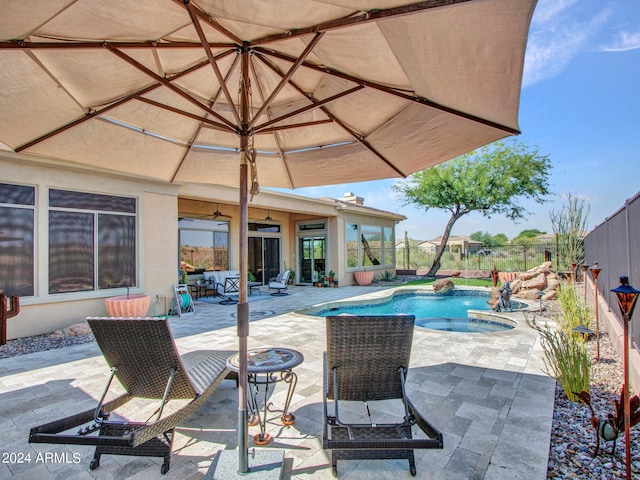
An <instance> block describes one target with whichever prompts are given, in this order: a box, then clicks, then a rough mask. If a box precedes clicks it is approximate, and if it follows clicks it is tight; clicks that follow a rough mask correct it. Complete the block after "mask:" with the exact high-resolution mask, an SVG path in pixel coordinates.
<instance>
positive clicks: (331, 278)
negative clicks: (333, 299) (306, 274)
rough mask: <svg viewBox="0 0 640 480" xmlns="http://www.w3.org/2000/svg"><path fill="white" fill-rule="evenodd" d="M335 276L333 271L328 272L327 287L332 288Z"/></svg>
mask: <svg viewBox="0 0 640 480" xmlns="http://www.w3.org/2000/svg"><path fill="white" fill-rule="evenodd" d="M335 276H336V274H335V273H334V271H333V270H329V274H328V277H329V286H330V287H333V281H334V278H335Z"/></svg>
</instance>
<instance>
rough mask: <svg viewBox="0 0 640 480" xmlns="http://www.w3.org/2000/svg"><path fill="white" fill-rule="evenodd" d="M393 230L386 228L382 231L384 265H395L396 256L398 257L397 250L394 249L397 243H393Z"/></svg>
mask: <svg viewBox="0 0 640 480" xmlns="http://www.w3.org/2000/svg"><path fill="white" fill-rule="evenodd" d="M393 230H394V229H393V228H391V227H384V228H383V229H382V232H383V235H384V237H383V244H382V245H383V249H384V250H383V252H382V258H384V262H383V264H384V265H395V260H394V259H395V255H396V249H395V247H394V245H395V242H394V241H393Z"/></svg>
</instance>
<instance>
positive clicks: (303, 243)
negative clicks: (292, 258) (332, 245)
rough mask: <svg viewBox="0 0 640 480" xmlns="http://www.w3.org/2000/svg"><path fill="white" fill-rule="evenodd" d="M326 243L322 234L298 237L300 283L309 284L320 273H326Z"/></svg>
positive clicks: (314, 280) (316, 278) (315, 279)
mask: <svg viewBox="0 0 640 480" xmlns="http://www.w3.org/2000/svg"><path fill="white" fill-rule="evenodd" d="M326 243H327V240H326V237H325V236H324V235H322V236H313V237H299V238H298V255H299V257H298V258H299V259H300V262H299V263H300V265H299V270H300V276H299V282H300V283H302V284H311V283H313V282H316V281H317V280H318V277H319V276H320V275H324V274H325V273H326V270H325V269H326V262H327V249H326Z"/></svg>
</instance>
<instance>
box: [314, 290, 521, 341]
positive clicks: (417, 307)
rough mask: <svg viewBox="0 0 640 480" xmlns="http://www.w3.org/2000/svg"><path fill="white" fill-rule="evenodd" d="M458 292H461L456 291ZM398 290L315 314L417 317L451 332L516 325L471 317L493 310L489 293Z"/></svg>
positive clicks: (419, 321)
mask: <svg viewBox="0 0 640 480" xmlns="http://www.w3.org/2000/svg"><path fill="white" fill-rule="evenodd" d="M456 293H458V292H456ZM478 293H480V292H474V294H473V295H472V294H468V295H465V294H455V295H435V294H396V295H394V296H393V297H391V299H390V300H389V301H387V302H384V303H377V304H370V303H369V304H365V303H363V304H360V305H344V306H336V307H331V308H326V309H324V310H321V311H319V312H316V313H314V314H313V315H316V316H321V317H326V316H327V315H340V314H350V315H398V314H403V313H404V314H410V315H415V317H416V326H419V327H424V328H430V329H433V330H445V331H450V332H498V331H504V330H510V329H511V328H513V326H511V325H508V324H503V323H499V322H490V321H486V320H479V319H472V318H467V317H468V315H467V311H468V310H490V307H489V304H488V303H487V300H489V295H488V294H478Z"/></svg>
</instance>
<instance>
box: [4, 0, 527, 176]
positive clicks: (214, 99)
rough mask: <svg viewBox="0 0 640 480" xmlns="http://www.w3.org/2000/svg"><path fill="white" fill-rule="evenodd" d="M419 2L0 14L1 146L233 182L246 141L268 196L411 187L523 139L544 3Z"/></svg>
mask: <svg viewBox="0 0 640 480" xmlns="http://www.w3.org/2000/svg"><path fill="white" fill-rule="evenodd" d="M185 3H186V5H185ZM406 3H408V2H407V1H406V0H405V1H403V0H376V1H362V0H322V1H317V0H316V1H309V0H306V1H302V0H296V1H294V0H289V1H287V0H270V1H269V2H264V1H262V0H236V1H234V2H225V1H222V0H197V1H192V2H190V3H189V2H184V1H182V0H180V1H178V0H175V1H174V0H162V1H158V0H137V1H131V0H110V1H109V2H103V1H101V0H47V1H42V2H15V1H2V2H0V4H1V5H2V12H3V13H2V18H1V19H0V64H1V65H2V69H1V71H0V107H1V111H0V142H3V143H4V144H6V145H7V146H8V147H9V148H11V149H13V150H15V151H16V152H23V153H29V154H33V155H41V156H45V157H47V158H51V157H53V158H59V159H64V160H65V161H72V162H76V163H79V164H85V165H87V164H88V165H92V166H96V167H100V168H102V169H107V170H113V171H117V172H127V173H131V174H135V175H141V176H145V177H149V176H151V177H155V178H159V179H162V180H167V181H171V182H200V183H223V184H231V185H237V184H238V181H239V177H238V176H239V170H238V168H237V166H238V152H239V151H240V141H239V135H240V134H241V133H242V132H243V131H244V132H247V133H250V134H253V136H252V137H251V144H250V148H251V150H252V151H255V160H256V165H257V168H258V174H259V181H260V183H261V184H263V185H268V186H273V187H289V188H298V187H305V186H312V185H326V184H335V183H345V182H346V181H348V182H354V181H363V180H374V179H381V178H389V177H403V176H407V175H409V174H411V173H413V172H415V171H417V170H421V169H424V168H426V167H429V166H432V165H435V164H437V163H440V162H442V161H445V160H447V159H449V158H452V157H455V156H457V155H460V154H462V153H465V152H467V151H469V150H472V149H474V148H477V147H479V146H482V145H485V144H487V143H490V142H492V141H495V140H497V139H500V138H503V137H505V136H507V135H511V134H516V133H518V121H517V117H518V104H519V97H520V88H521V77H522V69H523V57H524V49H525V44H526V39H527V34H528V28H529V21H530V18H531V15H532V10H533V6H534V3H535V1H534V0H526V1H517V2H514V1H512V0H483V1H468V0H431V1H427V2H421V3H417V4H413V5H405V4H406ZM364 8H367V9H371V10H370V11H369V12H363V11H362V9H364ZM243 52H245V53H247V58H246V65H243V56H242V53H243ZM243 82H246V83H248V85H245V87H246V88H247V98H246V99H245V100H246V101H247V102H248V105H246V108H247V118H243V115H242V111H241V108H240V107H239V104H240V102H241V101H242V95H241V93H240V90H241V88H242V85H243Z"/></svg>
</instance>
